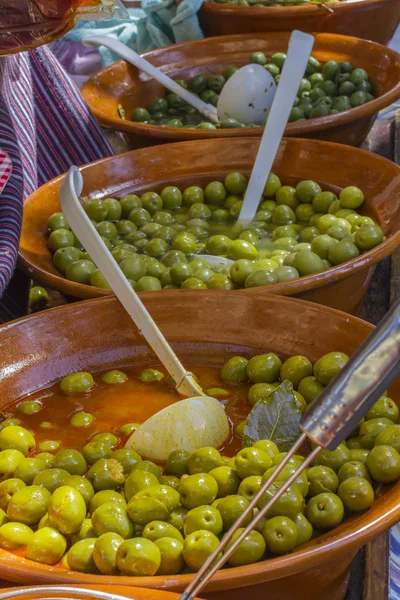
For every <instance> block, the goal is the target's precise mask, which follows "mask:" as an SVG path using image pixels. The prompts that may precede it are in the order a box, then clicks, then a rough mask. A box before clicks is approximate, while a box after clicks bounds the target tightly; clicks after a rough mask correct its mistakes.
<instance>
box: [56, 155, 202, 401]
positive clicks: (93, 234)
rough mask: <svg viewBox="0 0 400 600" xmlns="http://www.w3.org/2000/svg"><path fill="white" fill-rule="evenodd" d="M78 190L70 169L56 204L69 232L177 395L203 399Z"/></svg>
mask: <svg viewBox="0 0 400 600" xmlns="http://www.w3.org/2000/svg"><path fill="white" fill-rule="evenodd" d="M82 187H83V180H82V175H81V172H80V171H79V169H78V167H71V169H70V170H69V172H68V173H67V175H66V177H65V179H64V181H63V182H62V185H61V189H60V202H61V208H62V210H63V212H64V214H65V216H66V217H67V220H68V223H69V224H70V226H71V229H72V231H73V232H74V233H75V235H76V236H77V237H78V238H79V239H80V240H82V242H83V243H84V244H85V248H86V250H87V252H88V253H89V254H90V256H91V257H92V258H93V260H94V262H95V264H96V266H97V267H98V268H99V269H100V271H101V272H102V274H103V275H104V277H105V278H106V280H107V281H108V283H109V285H110V286H111V288H112V290H113V292H114V293H115V295H116V296H117V298H118V300H119V301H120V302H121V304H122V306H123V307H124V308H125V310H126V312H127V313H128V315H129V316H130V317H131V319H132V321H133V322H134V323H135V325H136V326H137V327H138V329H139V331H140V333H141V334H142V335H143V337H144V338H145V339H146V341H147V342H148V344H149V345H150V346H151V348H152V349H153V351H154V352H155V354H156V355H157V356H158V358H159V359H160V361H161V362H162V364H163V365H164V367H165V368H166V369H167V371H168V373H170V375H171V376H172V377H173V379H174V381H175V383H176V389H177V390H178V392H179V393H181V394H182V395H184V396H189V397H190V396H199V395H201V396H204V392H203V390H202V389H201V388H200V386H198V385H197V383H196V382H195V380H194V378H193V376H192V375H191V374H190V373H188V372H187V371H186V369H185V368H184V367H183V365H182V364H181V362H180V361H179V359H178V357H177V356H176V354H175V352H174V351H173V350H172V348H171V346H170V345H169V344H168V342H167V340H166V339H165V337H164V336H163V334H162V333H161V331H160V330H159V328H158V327H157V325H156V323H155V322H154V321H153V319H152V318H151V316H150V314H149V312H148V311H147V309H146V308H145V306H144V305H143V303H142V301H141V300H140V298H139V296H138V295H137V294H136V292H135V291H134V290H133V289H132V288H131V286H130V285H129V283H128V280H127V279H126V278H125V277H124V275H123V273H122V271H121V269H120V268H119V267H118V265H117V263H116V262H115V260H114V259H113V257H112V255H111V253H110V252H109V250H108V248H107V246H106V245H105V244H104V242H103V240H102V239H101V237H100V235H99V234H98V233H97V231H96V229H95V228H94V226H93V224H92V223H91V221H90V219H89V217H88V216H87V214H86V212H85V211H84V209H83V207H82V205H81V203H80V202H79V199H78V196H79V195H80V194H81V193H82Z"/></svg>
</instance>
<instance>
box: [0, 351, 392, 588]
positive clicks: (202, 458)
mask: <svg viewBox="0 0 400 600" xmlns="http://www.w3.org/2000/svg"><path fill="white" fill-rule="evenodd" d="M347 359H348V357H347V356H346V355H345V354H343V353H341V352H331V353H329V354H326V355H324V356H322V357H321V358H320V359H319V360H317V361H316V362H315V363H314V364H312V363H311V362H310V361H309V360H308V359H307V358H306V357H304V356H292V357H290V358H288V359H287V360H285V361H284V362H282V361H281V360H280V359H279V357H277V356H276V355H275V354H274V353H266V354H263V355H258V356H254V357H253V358H251V359H250V360H247V359H245V358H244V357H232V358H231V359H229V360H228V362H227V363H226V364H225V365H224V366H223V367H222V369H221V373H220V379H221V381H222V382H223V383H224V382H227V383H229V384H236V385H243V383H249V382H250V383H252V386H251V387H250V388H249V392H248V399H249V403H250V404H251V405H254V404H255V403H256V402H258V401H260V400H261V399H265V398H268V396H269V394H270V393H271V392H272V391H273V390H274V389H275V387H276V386H277V385H278V384H279V382H280V381H284V380H289V381H291V383H292V384H293V386H294V388H295V390H296V398H297V400H298V401H299V402H300V405H302V406H303V405H304V408H303V410H306V408H307V405H309V404H310V403H311V402H313V401H314V399H315V398H316V397H317V396H318V393H319V392H320V391H321V390H322V389H323V387H324V386H325V385H326V384H328V383H329V381H330V380H331V379H332V378H333V377H334V376H335V375H336V374H337V373H338V371H339V370H340V369H341V368H342V367H343V365H344V364H345V363H346V361H347ZM160 377H162V374H161V373H160V372H159V371H157V370H156V369H146V370H145V371H143V372H142V374H141V376H140V378H141V380H142V381H146V382H148V385H152V384H154V383H153V382H155V381H158V380H159V379H160ZM126 379H127V376H126V374H125V373H123V372H122V371H119V370H113V371H108V372H107V373H104V374H103V376H102V380H103V381H104V382H106V383H108V384H111V385H112V384H120V383H122V382H123V381H125V380H126ZM223 383H222V385H223ZM60 385H61V389H62V391H64V392H65V393H86V394H87V393H90V390H91V389H92V388H93V386H94V382H93V377H92V376H91V375H90V374H89V373H85V372H79V373H73V374H71V375H68V376H67V377H65V378H64V379H63V380H62V381H61V384H60ZM220 391H223V390H222V389H221V390H220ZM18 411H19V412H20V413H23V414H34V413H36V412H39V411H40V402H35V401H29V400H24V401H22V402H21V403H20V404H19V405H18ZM78 414H80V415H81V420H80V421H79V422H77V423H76V424H75V426H80V427H85V426H86V424H87V423H86V419H87V418H90V417H91V416H92V415H88V414H87V413H78ZM398 414H399V410H398V408H397V406H396V404H395V403H394V402H393V401H392V400H391V399H390V398H388V397H387V396H386V395H384V396H382V398H380V399H379V400H378V402H377V403H376V404H375V405H374V406H373V407H372V408H371V410H370V411H369V412H368V413H367V415H366V417H365V419H363V420H362V422H361V423H360V424H359V426H358V427H357V429H356V430H355V431H354V432H353V433H352V435H351V437H350V438H349V439H348V440H347V442H345V443H342V444H340V445H339V447H338V448H337V449H336V450H334V451H332V452H330V451H327V450H323V451H321V452H320V454H319V455H318V457H317V458H316V459H315V461H314V463H313V465H312V466H311V467H310V468H308V469H307V470H306V471H305V472H303V473H302V474H300V475H299V476H298V477H297V479H296V481H295V483H293V484H292V485H291V486H290V487H289V488H288V490H287V491H285V492H284V494H283V495H282V496H281V497H280V498H279V500H278V501H277V502H276V503H275V505H274V506H273V508H271V510H270V511H269V512H268V513H267V515H266V517H265V518H264V519H262V520H261V521H260V522H259V524H258V525H257V527H256V529H253V530H252V531H251V532H250V533H249V534H248V535H247V536H246V538H245V539H244V540H243V541H242V543H241V544H240V545H239V546H238V548H237V549H236V550H235V552H234V553H233V554H232V556H231V557H230V558H229V560H228V564H229V565H230V566H231V567H235V566H241V565H248V564H251V563H255V562H258V561H260V560H263V559H267V558H268V557H270V556H273V555H282V554H285V553H287V552H290V551H291V550H294V549H295V548H297V547H298V546H300V545H302V544H304V543H307V542H308V541H310V540H311V539H312V538H313V537H315V536H316V535H318V534H319V533H321V532H323V531H327V530H330V529H332V528H334V527H336V526H337V525H339V524H340V523H341V522H342V520H343V519H344V516H345V514H346V513H351V512H353V513H358V512H361V511H364V510H367V509H368V508H369V507H370V506H371V504H372V503H373V500H374V496H375V490H374V485H375V483H378V484H386V483H392V482H394V481H396V480H397V479H398V478H399V477H400V454H399V452H400V425H396V424H395V423H396V421H397V418H398ZM82 415H83V416H84V418H83V417H82ZM92 417H93V416H92ZM18 423H19V421H18V419H17V418H16V417H11V418H9V419H7V420H5V421H3V422H2V423H1V425H0V480H1V482H0V547H1V548H3V549H5V550H8V551H11V552H16V551H20V550H21V549H25V551H26V556H27V558H28V559H30V560H32V561H36V562H39V563H42V564H45V565H55V564H58V563H60V564H61V566H62V567H64V568H66V569H69V570H74V571H79V572H82V573H93V574H98V573H102V574H104V575H108V576H110V575H119V574H123V575H132V576H152V575H175V574H178V573H181V572H187V571H188V570H189V571H194V572H195V571H198V570H199V568H200V567H201V566H202V564H203V563H204V561H205V560H206V559H207V558H208V557H209V556H210V554H211V553H212V552H213V551H214V549H215V548H216V547H217V545H218V543H219V540H220V539H221V537H222V536H223V534H224V533H225V532H226V531H227V530H228V529H229V528H230V527H231V526H232V525H233V524H234V523H235V521H236V520H237V519H238V517H239V516H240V515H241V514H242V513H243V511H244V510H245V509H246V508H247V507H248V506H249V503H250V501H251V500H252V499H253V498H254V496H255V494H256V493H257V492H258V491H259V490H260V487H261V485H262V484H263V482H265V481H266V480H267V479H269V478H270V476H271V475H273V473H274V470H275V468H276V467H277V465H279V463H280V462H281V461H282V460H283V458H284V457H285V456H286V453H285V452H280V451H279V448H278V446H277V445H276V444H275V443H274V442H273V441H272V440H269V439H263V440H259V441H257V442H255V443H254V444H253V445H252V446H251V447H246V448H243V449H242V450H240V451H239V452H238V453H237V454H236V456H234V457H233V458H230V457H226V456H223V455H221V453H220V452H219V451H218V450H216V449H215V448H211V447H205V448H201V449H199V450H196V451H195V452H193V453H190V452H187V451H185V450H176V451H174V452H172V453H171V454H170V456H169V457H168V460H167V462H166V465H165V466H160V465H157V464H155V463H154V462H151V461H148V460H143V459H142V457H141V456H139V454H137V453H136V452H135V451H134V450H132V449H129V448H125V447H122V446H121V443H122V442H124V440H125V439H126V437H127V436H129V435H130V434H131V433H132V431H134V429H135V427H136V424H132V423H129V424H126V425H123V426H122V427H121V428H120V430H119V436H117V435H115V434H114V433H100V434H96V435H95V436H93V437H92V438H90V439H89V440H88V441H87V443H86V445H85V446H84V447H83V448H82V450H81V451H78V450H77V449H74V448H61V449H60V444H55V445H54V446H51V447H50V446H49V447H46V448H44V447H43V446H42V444H40V445H39V446H37V444H36V441H35V437H34V434H33V433H31V432H30V431H28V430H27V429H25V428H23V427H21V426H20V425H19V424H18ZM43 425H44V424H43V423H42V425H41V426H43ZM38 450H39V452H38ZM44 450H47V451H44ZM303 461H304V457H303V456H301V455H296V456H294V457H293V458H291V459H290V461H289V463H288V464H287V465H286V466H285V467H284V469H283V470H282V472H281V473H280V474H279V475H278V476H277V477H276V479H275V481H274V482H273V484H272V485H271V486H270V487H269V488H268V490H267V492H266V493H265V494H264V496H263V497H262V499H261V500H260V502H259V503H258V508H257V509H255V511H257V510H260V509H262V508H263V506H265V504H266V502H268V500H269V499H270V498H271V497H272V496H273V495H274V494H276V492H277V491H278V490H279V489H280V487H281V486H282V484H283V483H284V482H285V481H286V480H287V479H288V478H289V477H290V476H291V475H292V474H293V472H294V470H295V469H296V468H297V467H298V466H299V465H300V464H301V463H302V462H303ZM250 518H251V515H250V517H249V519H250ZM249 519H248V520H247V521H246V522H245V523H244V525H246V524H248V523H249ZM242 530H243V529H239V530H238V532H237V534H236V536H235V537H234V538H233V539H236V537H237V536H238V535H240V533H241V531H242Z"/></svg>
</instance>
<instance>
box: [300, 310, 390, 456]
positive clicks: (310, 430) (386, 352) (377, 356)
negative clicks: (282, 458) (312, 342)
mask: <svg viewBox="0 0 400 600" xmlns="http://www.w3.org/2000/svg"><path fill="white" fill-rule="evenodd" d="M399 375H400V303H399V302H396V304H395V305H394V306H393V307H392V308H391V310H390V311H389V312H388V313H387V315H386V316H385V317H384V318H383V319H382V321H381V322H380V323H379V325H378V326H377V327H376V329H375V330H374V331H373V333H371V335H369V336H368V338H367V339H366V340H365V341H364V343H363V344H362V345H361V346H360V347H359V348H358V350H357V351H356V352H355V353H354V354H353V355H352V357H351V358H350V360H349V361H348V363H347V364H346V365H345V367H344V368H343V369H342V370H341V372H340V373H339V374H338V375H336V377H335V378H334V379H333V380H332V381H331V382H330V383H329V384H328V385H327V387H326V388H325V389H324V391H323V392H322V393H321V394H320V396H319V398H318V400H317V401H316V402H314V403H313V404H312V406H311V407H310V408H309V409H308V410H307V412H306V414H305V415H304V417H303V420H302V422H301V424H300V428H301V430H302V431H303V432H304V433H305V434H306V435H307V437H308V438H309V439H310V440H311V441H312V442H315V443H316V444H318V445H319V446H322V447H324V448H327V449H328V450H334V449H335V448H336V447H337V446H338V445H339V444H340V443H341V442H343V441H344V440H345V439H346V438H347V437H348V436H349V434H350V433H351V432H352V431H353V429H354V428H355V427H356V425H357V424H358V422H359V421H360V420H361V419H362V417H363V416H364V415H365V414H366V413H367V412H368V410H369V409H370V408H371V406H372V405H373V404H375V402H376V401H377V400H378V398H380V396H382V394H383V392H384V391H385V390H386V389H387V388H388V387H389V385H390V384H391V383H393V381H394V380H395V379H396V378H397V377H398V376H399Z"/></svg>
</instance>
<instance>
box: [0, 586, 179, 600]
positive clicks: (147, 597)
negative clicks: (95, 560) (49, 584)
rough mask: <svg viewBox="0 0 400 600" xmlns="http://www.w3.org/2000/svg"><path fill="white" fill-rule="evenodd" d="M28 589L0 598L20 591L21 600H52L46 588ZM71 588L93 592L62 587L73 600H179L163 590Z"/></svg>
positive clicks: (109, 587) (105, 587)
mask: <svg viewBox="0 0 400 600" xmlns="http://www.w3.org/2000/svg"><path fill="white" fill-rule="evenodd" d="M30 587H33V586H29V588H28V587H18V588H3V589H0V598H1V594H4V593H11V592H15V593H17V592H22V591H25V595H24V596H23V600H46V598H50V596H51V597H52V598H54V593H50V592H49V591H48V590H46V587H43V588H42V591H41V592H40V593H29V592H28V590H29V589H30ZM35 587H36V586H35ZM73 587H79V588H81V589H86V590H87V591H92V592H93V595H90V596H88V595H87V594H79V593H76V592H74V594H71V592H70V589H71V587H70V586H67V585H65V586H62V588H63V591H64V593H65V594H67V593H68V592H69V593H70V594H71V597H72V595H73V598H74V600H98V598H99V597H98V596H97V595H96V593H95V592H103V593H107V592H108V593H109V594H117V595H119V596H121V597H123V598H126V599H127V600H128V598H131V600H179V596H178V594H174V593H172V592H164V591H163V590H149V589H147V590H146V589H145V588H136V587H131V586H129V587H128V586H122V585H112V586H111V585H91V586H87V585H79V586H73ZM57 597H58V596H57Z"/></svg>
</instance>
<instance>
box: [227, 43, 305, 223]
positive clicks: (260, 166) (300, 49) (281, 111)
mask: <svg viewBox="0 0 400 600" xmlns="http://www.w3.org/2000/svg"><path fill="white" fill-rule="evenodd" d="M313 46H314V37H313V36H312V35H308V34H307V33H302V32H301V31H293V33H292V35H291V36H290V40H289V49H288V54H287V58H286V60H285V64H284V65H283V68H282V74H281V78H280V81H279V85H278V88H277V90H276V94H275V96H274V100H273V102H272V106H271V110H270V112H269V115H268V120H267V122H266V125H265V127H264V131H263V134H262V137H261V143H260V146H259V148H258V152H257V156H256V160H255V163H254V166H253V170H252V172H251V176H250V180H249V184H248V186H247V190H246V194H245V197H244V201H243V204H242V208H241V211H240V214H239V219H238V221H239V223H241V224H243V225H245V224H246V223H249V222H250V221H252V220H253V219H254V216H255V214H256V212H257V207H258V204H259V201H260V198H261V197H262V193H263V190H264V187H265V184H266V182H267V179H268V176H269V174H270V172H271V169H272V165H273V162H274V160H275V156H276V153H277V152H278V148H279V145H280V143H281V140H282V137H283V134H284V132H285V127H286V124H287V122H288V119H289V115H290V111H291V109H292V107H293V103H294V100H295V98H296V95H297V92H298V89H299V87H300V83H301V79H302V77H303V75H304V72H305V70H306V67H307V61H308V59H309V58H310V54H311V50H312V48H313ZM228 83H229V82H228Z"/></svg>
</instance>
